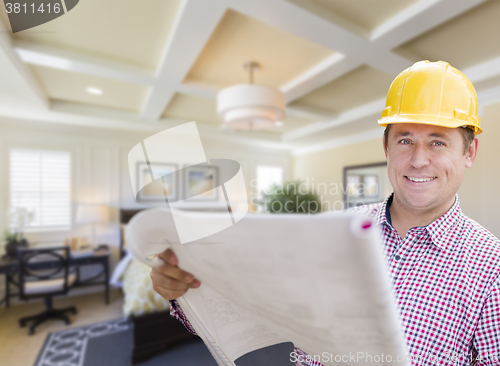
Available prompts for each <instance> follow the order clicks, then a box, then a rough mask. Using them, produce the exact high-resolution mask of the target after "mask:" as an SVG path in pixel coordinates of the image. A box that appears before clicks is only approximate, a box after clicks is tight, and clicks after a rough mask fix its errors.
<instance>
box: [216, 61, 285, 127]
mask: <svg viewBox="0 0 500 366" xmlns="http://www.w3.org/2000/svg"><path fill="white" fill-rule="evenodd" d="M244 68H245V69H246V70H248V71H249V74H250V83H249V84H238V85H233V86H230V87H228V88H225V89H222V90H221V91H220V92H219V93H218V94H217V115H218V116H219V118H220V119H222V120H223V121H224V123H225V124H226V126H227V127H229V128H232V129H235V130H246V131H253V130H263V129H266V128H270V127H272V126H274V125H275V124H276V122H279V121H282V120H283V118H285V108H286V100H285V95H284V94H283V92H282V91H281V90H279V89H277V88H273V87H270V86H264V85H255V84H253V72H254V70H257V69H258V68H259V64H258V63H257V62H254V61H249V62H246V63H245V64H244Z"/></svg>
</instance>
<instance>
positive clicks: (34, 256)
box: [17, 247, 78, 335]
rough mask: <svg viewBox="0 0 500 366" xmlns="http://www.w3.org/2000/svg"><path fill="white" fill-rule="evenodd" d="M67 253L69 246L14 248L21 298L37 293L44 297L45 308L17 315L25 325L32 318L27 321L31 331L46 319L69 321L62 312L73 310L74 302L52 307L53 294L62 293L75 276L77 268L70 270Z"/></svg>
mask: <svg viewBox="0 0 500 366" xmlns="http://www.w3.org/2000/svg"><path fill="white" fill-rule="evenodd" d="M69 253H70V252H69V248H68V247H53V248H40V249H36V248H35V249H24V248H20V249H18V250H17V259H18V263H19V295H20V298H21V299H22V300H29V299H33V298H40V297H43V298H44V299H45V306H46V309H45V311H43V312H42V313H40V314H37V315H33V316H27V317H24V318H21V319H19V325H20V326H21V327H24V326H26V322H29V321H33V323H32V324H31V325H30V330H29V334H30V335H32V334H34V333H35V328H36V327H37V326H38V325H40V324H41V323H43V322H44V321H46V320H48V319H62V320H64V322H65V323H66V324H71V321H70V319H69V317H68V316H67V315H65V313H67V312H71V313H73V314H76V308H75V307H74V306H71V307H68V308H64V309H54V308H53V307H52V297H53V296H57V295H65V294H66V293H67V292H68V290H69V289H70V288H71V286H72V285H73V284H74V283H75V282H77V280H78V275H77V273H76V272H74V273H70V268H69Z"/></svg>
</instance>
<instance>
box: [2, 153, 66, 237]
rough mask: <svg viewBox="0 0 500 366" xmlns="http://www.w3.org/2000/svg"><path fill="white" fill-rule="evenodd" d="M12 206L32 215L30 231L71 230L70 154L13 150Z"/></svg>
mask: <svg viewBox="0 0 500 366" xmlns="http://www.w3.org/2000/svg"><path fill="white" fill-rule="evenodd" d="M10 206H11V208H12V209H26V210H27V211H28V212H31V213H32V219H31V221H30V222H28V223H27V224H26V226H25V228H26V230H28V231H36V230H69V229H70V227H71V154H70V152H68V151H45V150H27V149H11V150H10Z"/></svg>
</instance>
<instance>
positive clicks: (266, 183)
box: [257, 166, 283, 194]
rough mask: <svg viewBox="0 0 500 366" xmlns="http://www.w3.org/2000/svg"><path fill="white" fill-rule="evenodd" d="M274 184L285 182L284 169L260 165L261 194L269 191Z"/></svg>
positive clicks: (259, 188) (259, 181)
mask: <svg viewBox="0 0 500 366" xmlns="http://www.w3.org/2000/svg"><path fill="white" fill-rule="evenodd" d="M273 184H283V169H282V168H281V167H275V166H258V167H257V189H258V191H259V194H260V193H262V192H263V191H267V190H268V189H269V188H270V187H271V186H272V185H273Z"/></svg>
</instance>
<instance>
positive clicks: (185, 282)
mask: <svg viewBox="0 0 500 366" xmlns="http://www.w3.org/2000/svg"><path fill="white" fill-rule="evenodd" d="M158 257H160V258H161V259H163V260H164V261H165V263H164V264H162V265H161V266H160V267H157V268H153V270H152V271H151V275H150V276H151V279H152V280H153V289H154V290H155V291H156V292H158V293H159V294H160V295H161V296H162V297H164V298H165V299H167V300H175V299H177V298H178V297H180V296H182V295H184V294H185V293H186V291H187V290H188V289H189V288H198V287H200V285H201V282H200V281H198V280H197V279H195V278H194V276H193V275H192V274H191V273H188V272H186V271H183V270H182V269H180V268H179V267H178V266H177V264H178V263H179V260H178V259H177V256H176V255H175V253H174V252H173V251H172V250H171V249H167V250H166V251H164V252H163V253H161V254H158Z"/></svg>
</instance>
